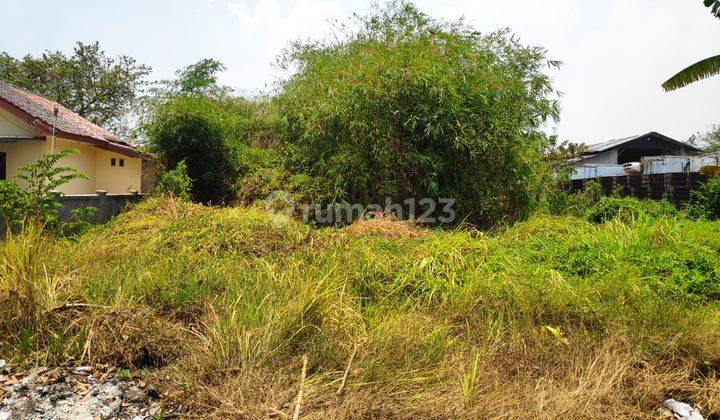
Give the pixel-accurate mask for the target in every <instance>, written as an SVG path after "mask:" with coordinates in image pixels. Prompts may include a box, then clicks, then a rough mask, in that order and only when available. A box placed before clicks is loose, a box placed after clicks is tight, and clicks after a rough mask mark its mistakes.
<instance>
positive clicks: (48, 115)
mask: <svg viewBox="0 0 720 420" xmlns="http://www.w3.org/2000/svg"><path fill="white" fill-rule="evenodd" d="M0 98H1V99H4V100H5V101H7V102H9V103H10V104H12V105H14V106H15V107H17V108H18V109H20V110H21V111H23V112H24V113H26V114H28V115H30V116H31V117H33V118H35V119H38V120H40V121H41V122H43V123H45V124H46V125H47V126H50V127H52V126H53V124H54V123H55V114H54V109H55V107H57V108H58V111H59V112H58V117H57V122H56V124H55V127H56V128H57V130H59V131H60V132H64V133H69V134H74V135H76V136H81V137H88V138H90V139H94V140H96V141H97V142H99V143H101V144H100V145H102V143H105V144H106V145H107V146H110V147H109V148H110V149H115V150H118V151H126V152H130V153H133V154H137V153H138V151H137V149H136V148H135V146H133V145H132V144H130V143H128V142H126V141H124V140H121V139H119V138H118V137H117V136H116V135H114V134H113V133H111V132H109V131H108V130H106V129H104V128H102V127H100V126H98V125H96V124H93V123H91V122H90V121H88V120H87V119H85V118H83V117H81V116H80V115H78V114H76V113H75V112H74V111H72V110H70V109H68V108H66V107H64V106H62V105H60V104H59V103H57V102H55V101H52V100H50V99H47V98H43V97H42V96H39V95H36V94H34V93H31V92H29V91H27V90H25V89H22V88H19V87H16V86H13V85H11V84H10V83H7V82H3V81H1V80H0ZM58 135H59V136H62V133H60V134H58Z"/></svg>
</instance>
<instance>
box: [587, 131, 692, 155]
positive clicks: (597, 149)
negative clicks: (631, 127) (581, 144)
mask: <svg viewBox="0 0 720 420" xmlns="http://www.w3.org/2000/svg"><path fill="white" fill-rule="evenodd" d="M643 137H647V138H648V139H651V138H655V139H657V140H662V141H666V142H669V143H673V144H676V145H677V146H682V147H684V148H686V149H688V150H692V151H698V152H699V151H700V149H697V148H695V147H693V146H690V145H689V144H687V143H683V142H681V141H677V140H675V139H672V138H670V137H668V136H664V135H662V134H660V133H657V132H655V131H652V132H650V133H647V134H641V135H638V136H630V137H624V138H621V139H615V140H609V141H605V142H602V143H595V144H590V145H588V146H587V152H586V153H588V154H594V153H601V152H605V151H607V150H610V149H613V148H615V147H618V146H620V145H622V144H625V143H629V142H631V141H635V140H639V139H642V138H643Z"/></svg>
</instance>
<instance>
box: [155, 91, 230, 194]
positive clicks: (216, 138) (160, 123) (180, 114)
mask: <svg viewBox="0 0 720 420" xmlns="http://www.w3.org/2000/svg"><path fill="white" fill-rule="evenodd" d="M236 123H237V121H236V117H235V116H234V115H232V114H230V113H228V112H226V111H225V110H223V109H222V108H221V107H220V106H218V104H217V102H215V101H213V100H211V99H208V98H202V97H178V98H175V99H172V100H170V101H168V102H165V103H163V104H162V105H160V106H159V107H158V108H157V109H156V110H155V111H154V112H153V114H152V119H151V120H150V121H148V122H147V123H146V125H145V130H146V135H147V138H148V142H149V147H150V148H151V149H152V150H153V151H155V152H157V153H159V154H160V155H161V156H162V159H163V161H164V163H165V165H166V167H168V168H175V167H177V166H178V165H179V164H180V163H181V162H183V161H184V162H185V164H186V165H187V175H188V176H189V177H190V178H191V179H192V180H193V182H192V188H191V193H192V197H193V198H194V199H195V200H197V201H200V202H203V203H215V204H219V203H223V202H227V201H230V200H232V199H233V198H234V196H233V186H234V183H235V181H236V180H237V177H238V172H237V168H236V165H235V163H236V159H235V156H236V152H235V150H234V149H233V147H231V144H230V141H229V139H230V138H232V133H233V132H234V130H235V127H236Z"/></svg>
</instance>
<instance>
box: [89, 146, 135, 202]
mask: <svg viewBox="0 0 720 420" xmlns="http://www.w3.org/2000/svg"><path fill="white" fill-rule="evenodd" d="M112 159H115V166H112ZM121 159H122V163H123V166H120V163H121V162H120V160H121ZM141 174H142V159H140V158H132V157H128V156H124V155H121V154H119V153H113V152H109V151H107V150H102V149H97V151H96V152H95V189H96V190H103V191H107V192H109V193H113V194H121V193H127V192H131V191H140V189H141V187H142V185H141V181H142V178H141Z"/></svg>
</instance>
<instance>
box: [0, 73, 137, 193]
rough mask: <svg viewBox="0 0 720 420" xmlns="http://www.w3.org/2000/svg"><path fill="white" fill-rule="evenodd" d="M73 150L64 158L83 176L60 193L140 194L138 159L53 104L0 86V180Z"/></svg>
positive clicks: (124, 144) (130, 148) (129, 149)
mask: <svg viewBox="0 0 720 420" xmlns="http://www.w3.org/2000/svg"><path fill="white" fill-rule="evenodd" d="M68 148H75V149H78V150H79V153H77V154H75V155H72V156H70V157H68V158H65V159H64V160H63V161H62V162H61V163H62V165H63V166H71V167H73V168H75V169H77V170H78V171H80V172H82V173H84V174H85V175H87V176H88V179H76V180H73V181H71V182H70V183H68V184H66V185H63V186H62V187H60V192H62V193H65V194H68V195H75V194H93V193H95V192H96V191H99V190H102V191H106V192H107V193H110V194H120V193H128V192H135V191H140V189H141V182H142V180H141V173H142V158H143V156H144V155H143V153H142V152H140V151H139V150H137V148H135V146H133V145H132V144H130V143H128V142H126V141H123V140H121V139H119V138H118V137H116V136H115V135H114V134H112V133H110V132H109V131H107V130H105V129H104V128H102V127H99V126H97V125H95V124H93V123H91V122H90V121H88V120H86V119H85V118H83V117H81V116H80V115H78V114H76V113H75V112H73V111H71V110H69V109H67V108H65V107H64V106H62V105H60V104H58V103H57V102H54V101H51V100H49V99H46V98H43V97H40V96H38V95H35V94H33V93H31V92H28V91H26V90H24V89H21V88H18V87H15V86H13V85H11V84H9V83H6V82H3V81H0V179H10V178H11V177H12V176H13V174H15V173H16V171H17V170H18V168H20V167H21V166H23V165H25V164H27V163H30V162H33V161H36V160H38V159H40V158H41V157H42V155H43V154H45V153H51V152H59V151H61V150H64V149H68Z"/></svg>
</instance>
